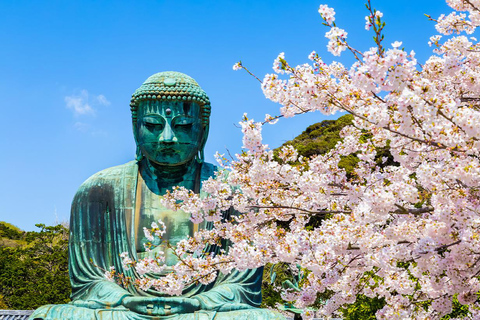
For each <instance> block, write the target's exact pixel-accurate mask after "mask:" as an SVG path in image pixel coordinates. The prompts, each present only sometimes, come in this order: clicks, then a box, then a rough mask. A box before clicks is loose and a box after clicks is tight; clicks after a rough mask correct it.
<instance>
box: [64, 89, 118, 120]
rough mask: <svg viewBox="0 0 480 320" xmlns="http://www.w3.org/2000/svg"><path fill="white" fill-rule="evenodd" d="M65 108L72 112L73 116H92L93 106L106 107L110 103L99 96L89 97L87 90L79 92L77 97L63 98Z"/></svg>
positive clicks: (94, 111) (93, 113)
mask: <svg viewBox="0 0 480 320" xmlns="http://www.w3.org/2000/svg"><path fill="white" fill-rule="evenodd" d="M65 103H66V104H67V108H68V109H71V110H72V111H73V114H74V115H75V116H83V115H92V116H94V115H95V113H96V109H95V108H94V107H93V106H94V105H100V106H108V105H110V101H108V100H107V98H106V97H105V96H104V95H103V94H100V95H98V96H95V95H90V94H89V93H88V91H87V90H82V91H80V94H79V95H71V96H66V97H65Z"/></svg>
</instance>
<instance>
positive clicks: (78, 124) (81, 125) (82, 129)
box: [73, 121, 90, 132]
mask: <svg viewBox="0 0 480 320" xmlns="http://www.w3.org/2000/svg"><path fill="white" fill-rule="evenodd" d="M73 126H74V128H75V129H77V130H78V131H80V132H87V131H88V129H89V128H90V125H89V124H88V123H84V122H80V121H77V122H75V124H74V125H73Z"/></svg>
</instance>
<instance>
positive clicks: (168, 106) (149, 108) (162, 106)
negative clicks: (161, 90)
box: [138, 100, 200, 117]
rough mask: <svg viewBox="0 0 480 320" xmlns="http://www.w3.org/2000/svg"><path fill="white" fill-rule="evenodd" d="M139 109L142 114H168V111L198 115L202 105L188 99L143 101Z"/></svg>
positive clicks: (177, 113) (174, 113)
mask: <svg viewBox="0 0 480 320" xmlns="http://www.w3.org/2000/svg"><path fill="white" fill-rule="evenodd" d="M138 111H139V115H140V116H144V115H147V114H150V115H151V114H159V115H166V114H167V113H168V114H172V115H188V116H191V117H198V116H199V114H200V106H199V105H198V104H197V103H195V102H186V101H158V100H157V101H142V102H141V103H140V105H139V110H138Z"/></svg>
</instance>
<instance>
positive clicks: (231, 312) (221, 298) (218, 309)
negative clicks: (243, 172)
mask: <svg viewBox="0 0 480 320" xmlns="http://www.w3.org/2000/svg"><path fill="white" fill-rule="evenodd" d="M131 110H132V120H133V131H134V136H135V141H136V145H137V157H136V160H135V161H131V162H128V163H126V164H124V165H120V166H116V167H112V168H108V169H105V170H103V171H100V172H98V173H96V174H95V175H93V176H92V177H90V178H89V179H88V180H87V181H85V182H84V183H83V184H82V185H81V187H80V188H79V190H78V192H77V194H76V195H75V198H74V200H73V203H72V212H71V218H70V219H71V220H70V241H69V272H70V279H71V283H72V302H71V303H70V304H65V305H47V306H43V307H41V308H39V309H37V310H36V311H35V312H34V314H33V315H32V316H31V319H185V320H187V319H192V320H193V319H248V320H254V319H284V318H283V316H281V315H280V314H278V313H276V312H273V311H270V310H266V309H258V307H259V305H260V302H261V282H262V268H259V269H254V270H246V271H242V272H240V271H233V272H231V273H230V274H228V275H223V274H219V275H218V277H217V279H216V280H215V282H213V283H211V284H209V285H201V284H198V285H196V284H192V285H190V286H188V287H186V288H185V290H184V291H183V292H182V295H181V296H179V297H171V296H166V295H163V294H161V293H159V292H157V291H154V290H152V289H149V290H147V291H142V290H140V289H138V288H136V287H135V286H128V287H127V288H123V287H121V286H119V285H117V284H116V283H114V282H111V281H108V280H107V279H106V278H105V277H104V270H108V269H109V267H111V266H114V267H115V269H116V270H117V271H118V272H120V273H123V274H124V275H125V276H128V277H131V278H132V279H136V278H138V274H136V272H135V270H134V269H128V270H127V269H126V268H124V267H123V266H122V261H121V258H120V256H119V255H120V254H121V253H122V252H127V253H128V254H129V256H131V257H132V258H134V259H136V260H138V259H141V258H143V257H146V256H148V255H149V254H152V253H151V252H147V251H145V249H144V243H145V242H146V241H148V240H147V239H146V238H145V236H144V234H143V231H142V230H143V228H144V227H149V226H150V223H151V222H152V221H156V220H158V219H161V220H162V221H163V222H164V223H165V225H166V227H167V228H166V230H167V233H166V234H165V235H164V237H163V238H164V240H166V241H168V242H169V243H170V244H173V245H175V244H176V243H177V242H178V241H180V240H181V239H184V238H185V237H187V236H188V235H190V236H191V235H193V234H194V232H195V231H196V230H198V229H201V228H211V227H212V226H211V225H209V224H208V223H202V224H200V225H195V224H193V223H192V222H191V221H190V215H189V214H188V213H185V212H179V211H176V212H175V211H172V210H169V209H167V208H165V207H163V206H162V205H161V203H160V199H161V197H162V195H164V194H165V192H166V190H168V189H171V188H172V187H174V186H183V187H185V188H188V189H190V190H193V191H194V192H196V193H198V192H200V189H201V183H202V181H204V180H206V179H208V178H209V177H211V176H212V175H213V174H214V172H215V169H216V168H215V167H214V166H213V165H212V164H209V163H205V162H204V161H203V149H204V146H205V142H206V140H207V136H208V129H209V116H210V101H209V98H208V97H207V95H206V93H205V92H204V91H203V90H202V89H201V88H200V86H199V85H198V84H197V83H196V81H195V80H194V79H192V78H191V77H189V76H187V75H185V74H182V73H178V72H161V73H157V74H154V75H152V76H151V77H149V78H148V79H147V80H146V81H145V82H144V83H143V84H142V86H141V87H140V88H139V89H137V90H136V91H135V93H134V94H133V96H132V100H131ZM226 215H228V213H226ZM157 250H162V251H163V253H164V255H165V257H166V264H167V266H171V265H174V264H175V263H176V262H177V258H176V256H175V255H173V254H172V252H171V251H169V250H171V249H169V248H168V247H167V246H166V245H165V243H160V244H159V246H158V247H157ZM205 250H206V251H207V252H211V253H213V252H215V250H219V249H218V247H213V246H212V247H211V248H208V247H207V248H206V249H205ZM102 270H103V271H102ZM161 276H162V274H157V275H152V277H161Z"/></svg>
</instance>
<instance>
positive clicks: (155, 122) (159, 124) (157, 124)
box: [143, 117, 165, 130]
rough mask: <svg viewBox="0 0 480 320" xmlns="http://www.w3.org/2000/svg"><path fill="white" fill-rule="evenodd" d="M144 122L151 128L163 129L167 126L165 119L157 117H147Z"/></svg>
mask: <svg viewBox="0 0 480 320" xmlns="http://www.w3.org/2000/svg"><path fill="white" fill-rule="evenodd" d="M143 123H144V124H145V126H146V127H147V128H148V129H149V130H162V129H163V127H164V126H165V124H164V120H163V119H161V118H160V119H159V118H157V117H145V118H143Z"/></svg>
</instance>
